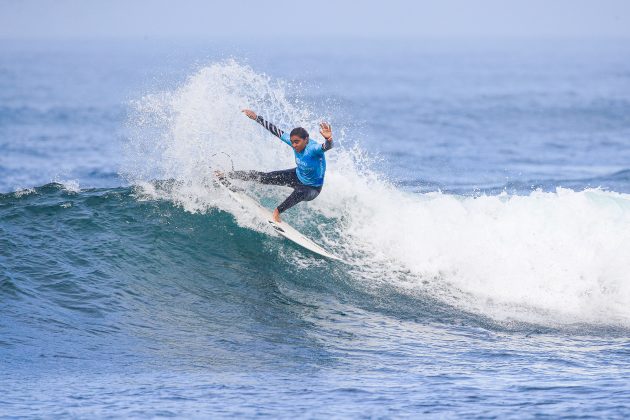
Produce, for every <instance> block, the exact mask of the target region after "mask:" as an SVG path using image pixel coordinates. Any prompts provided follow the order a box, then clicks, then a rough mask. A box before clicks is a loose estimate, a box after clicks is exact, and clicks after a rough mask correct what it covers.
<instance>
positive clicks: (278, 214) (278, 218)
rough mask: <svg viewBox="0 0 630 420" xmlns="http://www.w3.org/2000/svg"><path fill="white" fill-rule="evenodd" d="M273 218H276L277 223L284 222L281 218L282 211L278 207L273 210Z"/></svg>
mask: <svg viewBox="0 0 630 420" xmlns="http://www.w3.org/2000/svg"><path fill="white" fill-rule="evenodd" d="M273 220H275V222H276V223H282V220H280V212H279V211H278V209H277V208H276V209H275V210H274V211H273Z"/></svg>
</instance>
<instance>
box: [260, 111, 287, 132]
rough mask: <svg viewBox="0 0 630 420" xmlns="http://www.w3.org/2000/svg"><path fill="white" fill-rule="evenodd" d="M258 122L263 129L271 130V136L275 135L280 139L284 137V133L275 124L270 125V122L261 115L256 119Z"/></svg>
mask: <svg viewBox="0 0 630 420" xmlns="http://www.w3.org/2000/svg"><path fill="white" fill-rule="evenodd" d="M256 122H257V123H258V124H260V125H262V126H263V127H265V128H266V129H267V130H269V132H270V133H271V134H273V135H274V136H276V137H278V138H280V137H282V135H283V134H284V131H282V130H280V129H279V128H278V127H276V126H275V125H273V123H270V122H269V121H267V120H265V119H264V118H263V117H261V116H260V115H259V116H257V117H256Z"/></svg>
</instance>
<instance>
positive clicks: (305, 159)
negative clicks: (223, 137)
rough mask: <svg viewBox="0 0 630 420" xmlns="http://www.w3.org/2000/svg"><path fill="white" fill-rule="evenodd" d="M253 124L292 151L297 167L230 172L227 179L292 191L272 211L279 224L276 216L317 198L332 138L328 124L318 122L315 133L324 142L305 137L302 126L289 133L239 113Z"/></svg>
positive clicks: (246, 110) (254, 117)
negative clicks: (259, 126) (260, 126)
mask: <svg viewBox="0 0 630 420" xmlns="http://www.w3.org/2000/svg"><path fill="white" fill-rule="evenodd" d="M242 112H243V113H244V114H245V115H247V116H248V117H249V118H251V119H252V120H254V121H256V122H257V123H259V124H260V125H262V126H263V127H265V128H266V129H267V130H269V131H270V132H271V134H273V135H274V136H276V137H278V138H279V139H280V140H282V141H283V142H284V143H286V144H288V145H289V146H291V147H292V148H293V153H294V155H295V163H296V164H297V167H295V168H292V169H285V170H283V171H273V172H259V171H232V172H230V173H228V176H229V177H230V178H236V179H242V180H253V181H257V182H260V183H262V184H268V185H281V186H286V187H291V188H293V192H292V193H291V195H289V196H288V197H287V198H286V200H284V201H283V202H282V203H281V204H280V205H279V206H278V207H276V208H275V210H274V211H273V220H275V221H276V222H278V223H280V221H281V220H280V214H281V213H283V212H284V211H286V210H287V209H289V208H291V207H293V206H295V205H296V204H297V203H299V202H301V201H311V200H313V199H314V198H315V197H317V196H318V195H319V193H320V192H321V190H322V186H323V185H324V174H325V173H326V157H325V156H324V152H326V151H328V150H330V149H332V147H333V137H332V128H331V127H330V124H328V123H326V122H322V123H321V124H320V125H319V133H320V134H321V135H322V136H323V137H324V139H325V140H326V141H325V142H324V143H321V144H320V143H318V142H317V141H315V140H313V139H311V138H309V135H308V132H307V131H306V130H305V129H303V128H302V127H296V128H294V129H293V130H291V132H290V133H287V132H285V131H282V130H280V129H279V128H278V127H276V126H275V125H274V124H272V123H270V122H269V121H266V120H265V119H264V118H263V117H261V116H260V115H256V113H255V112H254V111H252V110H249V109H244V110H243V111H242Z"/></svg>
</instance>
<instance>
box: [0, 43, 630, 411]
mask: <svg viewBox="0 0 630 420" xmlns="http://www.w3.org/2000/svg"><path fill="white" fill-rule="evenodd" d="M5 47H6V48H4V49H2V52H1V53H0V151H1V154H0V156H1V158H0V175H1V177H0V191H1V193H0V307H1V313H2V317H0V379H1V380H0V384H1V385H0V415H4V416H8V417H14V416H16V417H17V416H36V417H41V416H44V417H49V416H61V415H67V416H80V417H92V416H98V417H104V416H114V417H155V416H179V417H208V416H213V417H232V416H243V417H253V416H258V415H262V416H272V417H296V416H304V417H331V416H332V417H358V416H368V417H398V416H414V417H415V416H419V415H431V416H434V417H454V416H461V417H464V416H465V417H533V416H553V417H560V416H584V417H626V416H627V415H628V412H629V411H630V410H629V408H628V401H629V400H630V387H629V386H628V380H629V378H630V365H629V363H628V355H629V354H630V342H629V340H628V331H629V329H628V328H629V326H630V310H629V309H628V308H630V278H629V277H628V274H627V273H628V272H629V270H628V269H629V268H630V254H629V253H628V249H629V247H628V245H630V196H629V195H628V193H630V188H629V185H630V184H629V182H630V166H628V161H630V160H629V158H630V156H629V153H630V152H629V150H630V148H629V147H628V145H629V143H628V138H629V137H628V135H629V134H630V84H629V82H630V62H629V61H628V57H629V55H628V52H629V51H628V49H627V47H626V46H625V45H622V44H615V43H611V44H608V45H604V46H602V45H599V46H598V45H590V46H589V45H585V44H575V43H573V44H571V43H561V44H554V45H545V46H541V45H534V44H526V45H518V46H516V45H512V46H510V45H503V46H495V47H490V46H476V47H475V48H463V47H462V46H458V45H452V44H443V45H442V44H440V45H433V46H428V45H425V46H422V45H421V46H418V47H415V49H412V50H403V49H400V48H398V47H396V46H389V47H388V46H387V45H367V44H361V43H359V44H348V45H346V44H340V45H337V46H335V48H334V49H332V50H326V51H322V48H319V47H314V46H305V47H304V48H302V49H301V50H302V51H303V53H302V54H300V55H296V54H295V53H294V52H292V51H295V50H294V49H293V47H291V48H290V46H281V45H279V46H277V49H274V51H273V52H272V53H271V54H269V55H263V54H262V53H261V52H256V50H255V49H254V48H249V47H247V46H238V47H234V46H226V45H223V46H220V47H217V46H190V45H189V46H184V47H179V48H174V47H171V46H168V45H162V46H155V45H144V44H140V45H138V44H128V45H112V44H96V45H88V46H86V45H77V44H66V45H44V44H21V45H5ZM291 54H293V55H291ZM331 55H332V56H331ZM282 57H294V58H293V59H292V60H282V59H281V58H282ZM331 57H332V58H331ZM305 69H306V70H305ZM243 107H251V108H253V109H256V110H258V111H259V113H260V114H262V115H265V116H266V117H268V118H269V119H270V120H272V121H274V122H276V123H277V124H278V125H279V126H281V127H291V126H292V125H298V124H300V125H303V126H304V127H306V128H307V129H308V130H309V131H310V132H311V133H313V134H314V133H315V132H316V129H315V127H316V124H317V122H318V121H320V120H321V119H322V118H326V119H329V120H330V121H332V123H333V128H334V130H335V133H336V142H337V144H336V148H335V149H333V150H332V151H330V152H329V153H328V154H327V158H328V172H327V179H326V185H325V186H324V189H323V191H322V194H321V195H320V197H318V198H317V200H315V201H313V202H310V203H307V204H301V205H299V206H298V207H297V208H295V209H292V210H290V211H289V212H287V214H286V216H285V219H286V220H287V221H289V222H290V223H292V224H293V225H295V226H296V227H298V228H299V229H300V230H301V231H303V232H304V233H305V234H307V235H309V236H310V237H312V238H314V239H315V240H316V241H317V242H319V243H321V244H322V245H324V246H325V247H326V248H328V249H330V250H331V251H333V252H335V253H336V254H338V255H340V256H342V257H343V258H344V259H345V260H347V261H348V262H349V264H344V263H338V262H329V261H326V260H322V259H319V258H317V257H316V256H314V255H311V254H309V253H308V252H306V251H303V250H302V249H300V248H298V247H296V246H294V245H292V244H291V243H289V242H287V241H285V240H283V239H282V238H280V237H277V236H274V234H273V232H270V231H269V230H267V228H266V227H265V226H264V225H262V224H261V223H259V221H257V219H256V218H255V217H253V216H252V215H251V214H250V213H249V212H248V211H246V210H244V209H242V208H240V207H238V206H237V205H236V204H235V203H233V202H232V201H231V200H230V199H229V197H226V196H225V195H224V194H223V193H222V192H221V190H220V189H217V188H215V187H213V185H212V183H211V182H209V179H210V175H211V173H212V170H213V169H216V168H221V169H224V168H226V167H228V166H229V165H230V164H231V163H230V162H229V159H227V158H226V157H225V156H224V155H222V154H221V155H214V154H215V153H216V152H217V151H224V152H227V153H228V154H229V155H230V156H231V158H232V160H233V161H234V165H235V166H236V167H237V168H239V169H255V168H260V169H263V170H272V169H285V168H287V167H290V165H291V163H292V157H291V151H290V150H289V149H288V148H287V147H286V146H285V145H283V144H282V143H280V142H279V141H277V139H274V138H273V137H271V136H269V135H267V134H265V133H264V131H262V129H260V127H258V126H256V124H253V123H251V121H249V120H247V119H246V118H245V117H243V116H242V115H241V114H240V113H239V111H240V109H241V108H243ZM213 155H214V156H213ZM241 186H242V187H243V188H246V189H247V190H248V191H249V192H250V193H251V194H252V195H254V196H256V197H258V198H259V199H260V200H261V201H262V202H263V203H264V204H265V205H266V206H268V207H269V208H272V207H273V206H274V205H275V204H277V203H278V202H279V201H280V200H282V199H283V197H284V196H286V195H287V194H288V192H289V190H285V189H281V188H272V187H260V186H256V185H250V184H246V183H244V184H242V185H241Z"/></svg>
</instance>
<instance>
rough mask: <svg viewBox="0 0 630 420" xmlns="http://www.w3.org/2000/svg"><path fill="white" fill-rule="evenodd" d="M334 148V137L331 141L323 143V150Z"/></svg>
mask: <svg viewBox="0 0 630 420" xmlns="http://www.w3.org/2000/svg"><path fill="white" fill-rule="evenodd" d="M332 148H333V140H332V139H331V140H330V141H328V140H325V141H324V142H323V143H322V150H323V151H324V152H327V151H329V150H330V149H332Z"/></svg>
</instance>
